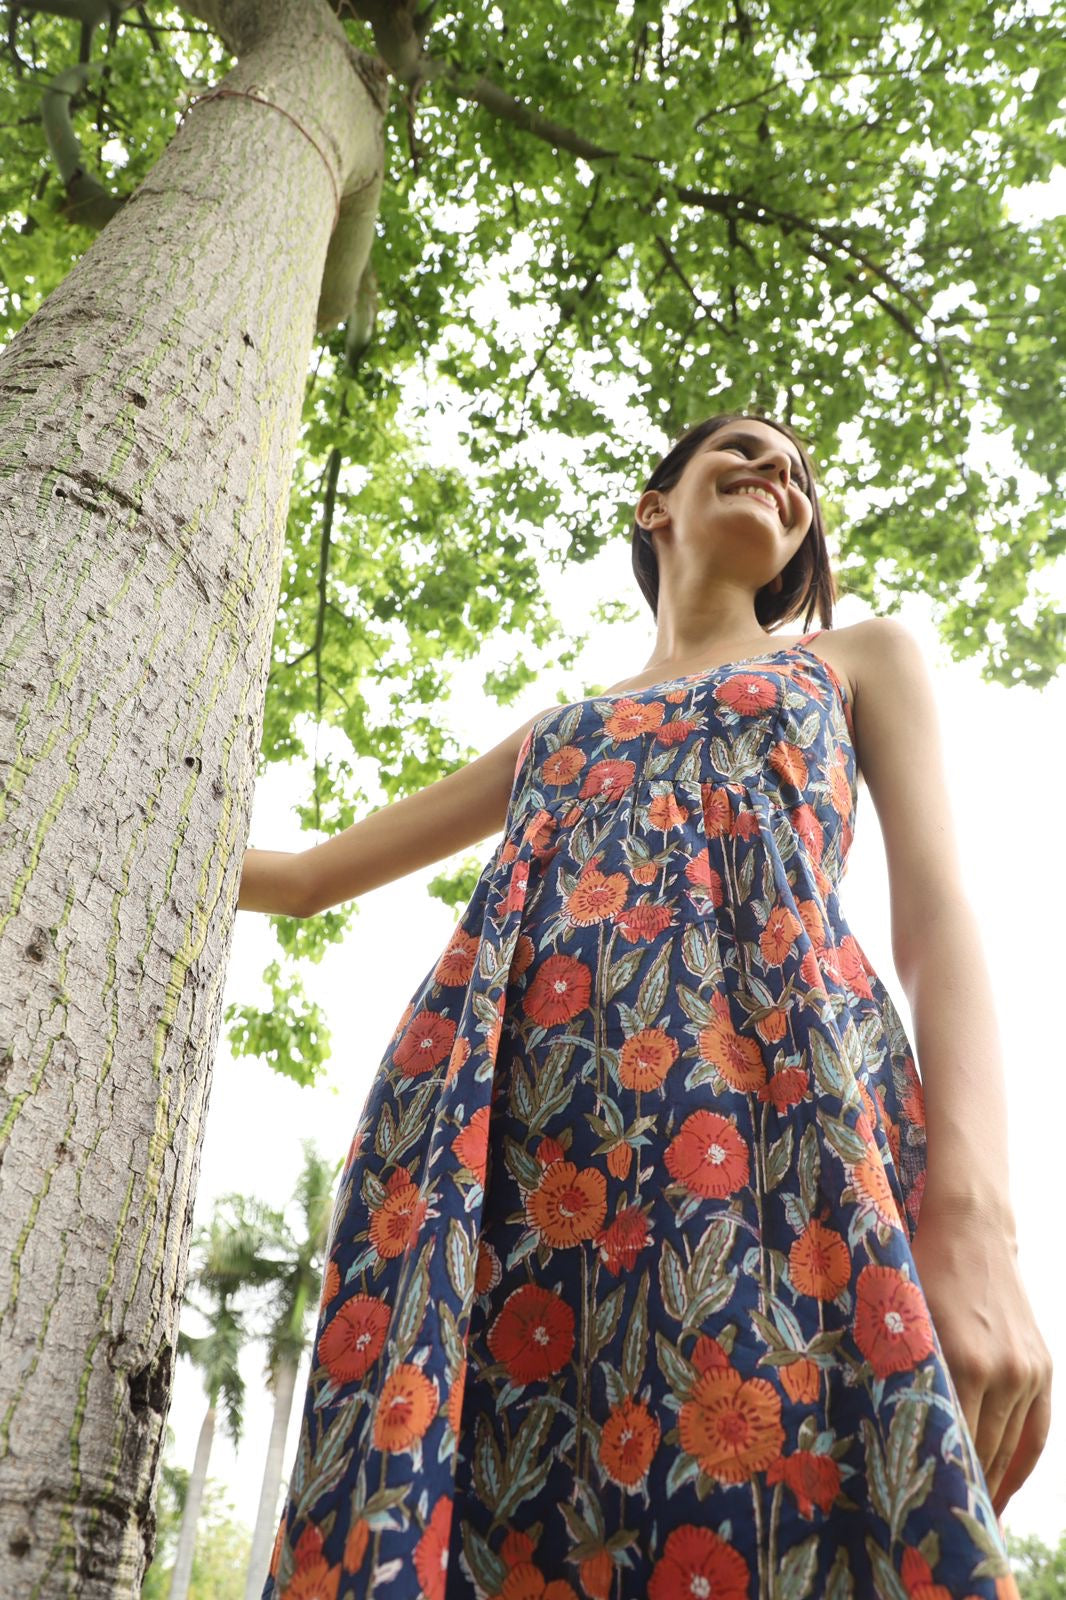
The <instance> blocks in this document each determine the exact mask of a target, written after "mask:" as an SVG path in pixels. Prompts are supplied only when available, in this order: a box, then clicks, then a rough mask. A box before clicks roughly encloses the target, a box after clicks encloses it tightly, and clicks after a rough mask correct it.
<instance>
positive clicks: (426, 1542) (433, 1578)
mask: <svg viewBox="0 0 1066 1600" xmlns="http://www.w3.org/2000/svg"><path fill="white" fill-rule="evenodd" d="M451 1525H452V1501H451V1499H450V1497H449V1496H448V1495H446V1494H442V1495H441V1496H440V1498H439V1499H438V1500H437V1503H436V1505H435V1506H434V1507H433V1510H432V1512H431V1513H430V1518H429V1521H428V1522H427V1523H426V1526H425V1531H424V1532H423V1534H422V1537H421V1538H420V1539H419V1541H418V1543H417V1544H416V1545H415V1571H416V1572H417V1574H418V1581H419V1584H420V1585H421V1587H422V1594H423V1596H424V1597H425V1600H444V1583H445V1579H446V1577H447V1574H448V1537H449V1531H450V1529H451Z"/></svg>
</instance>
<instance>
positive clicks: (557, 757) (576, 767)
mask: <svg viewBox="0 0 1066 1600" xmlns="http://www.w3.org/2000/svg"><path fill="white" fill-rule="evenodd" d="M587 760H588V757H587V756H586V754H585V752H584V750H579V749H578V748H577V746H576V745H572V744H564V745H563V747H562V749H561V750H556V751H554V752H553V753H552V754H551V755H550V756H547V757H546V758H545V760H543V761H542V762H541V764H540V772H539V773H538V776H539V778H540V781H541V783H543V784H546V785H548V786H549V787H550V788H553V789H562V788H564V787H565V786H566V785H567V784H568V783H573V781H574V779H575V778H576V777H577V775H578V773H579V772H580V771H581V769H582V767H583V766H584V765H585V762H586V761H587Z"/></svg>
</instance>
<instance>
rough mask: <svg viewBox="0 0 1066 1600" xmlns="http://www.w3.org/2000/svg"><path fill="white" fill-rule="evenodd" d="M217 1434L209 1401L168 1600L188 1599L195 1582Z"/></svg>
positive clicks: (175, 1556) (183, 1516)
mask: <svg viewBox="0 0 1066 1600" xmlns="http://www.w3.org/2000/svg"><path fill="white" fill-rule="evenodd" d="M214 1438H215V1408H214V1406H212V1405H209V1406H208V1408H207V1410H206V1411H205V1413H204V1420H203V1422H202V1423H201V1424H200V1437H199V1439H198V1440H197V1441H196V1460H195V1461H194V1462H193V1468H192V1476H191V1477H190V1479H189V1489H188V1493H187V1494H186V1496H185V1509H184V1511H183V1512H182V1514H181V1530H180V1532H179V1534H178V1548H177V1550H176V1552H175V1554H174V1569H173V1571H172V1572H171V1574H170V1590H169V1593H168V1595H167V1600H185V1597H186V1595H187V1594H188V1592H189V1585H190V1583H191V1582H192V1561H193V1556H194V1555H195V1554H196V1525H197V1523H198V1522H199V1520H200V1506H201V1504H202V1502H203V1498H204V1484H205V1483H206V1482H207V1464H208V1462H209V1461H210V1459H211V1446H212V1444H213V1443H214Z"/></svg>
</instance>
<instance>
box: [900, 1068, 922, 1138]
mask: <svg viewBox="0 0 1066 1600" xmlns="http://www.w3.org/2000/svg"><path fill="white" fill-rule="evenodd" d="M910 1067H911V1072H912V1073H913V1071H914V1065H913V1062H912V1063H910ZM900 1109H901V1110H902V1112H903V1115H904V1116H905V1117H906V1119H907V1121H908V1122H912V1123H914V1125H915V1127H918V1128H924V1127H925V1090H924V1089H923V1088H922V1084H921V1080H920V1079H919V1078H917V1077H914V1078H912V1081H911V1086H910V1088H909V1089H908V1090H907V1093H906V1094H905V1095H904V1096H903V1104H902V1106H901V1108H900Z"/></svg>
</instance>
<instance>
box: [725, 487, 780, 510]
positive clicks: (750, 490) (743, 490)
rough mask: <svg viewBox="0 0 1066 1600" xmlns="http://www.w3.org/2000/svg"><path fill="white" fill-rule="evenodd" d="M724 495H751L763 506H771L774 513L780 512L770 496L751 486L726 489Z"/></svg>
mask: <svg viewBox="0 0 1066 1600" xmlns="http://www.w3.org/2000/svg"><path fill="white" fill-rule="evenodd" d="M726 493H727V494H753V495H754V496H755V498H756V499H757V500H761V501H762V503H763V505H767V506H772V507H773V509H774V510H775V511H779V510H780V507H779V506H778V504H777V501H776V500H775V499H774V497H773V495H772V494H769V493H768V492H767V490H765V489H756V488H755V487H754V486H753V485H751V484H747V483H742V484H741V486H740V488H739V489H727V490H726Z"/></svg>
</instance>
